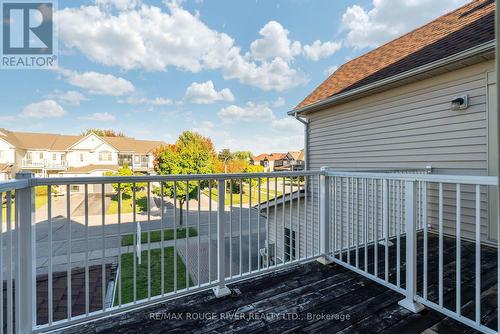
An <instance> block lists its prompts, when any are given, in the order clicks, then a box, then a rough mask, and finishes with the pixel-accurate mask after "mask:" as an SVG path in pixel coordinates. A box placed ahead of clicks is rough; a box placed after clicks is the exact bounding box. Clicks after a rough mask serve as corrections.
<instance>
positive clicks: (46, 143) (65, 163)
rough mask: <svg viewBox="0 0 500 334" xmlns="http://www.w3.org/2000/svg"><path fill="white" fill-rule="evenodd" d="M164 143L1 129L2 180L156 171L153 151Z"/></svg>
mask: <svg viewBox="0 0 500 334" xmlns="http://www.w3.org/2000/svg"><path fill="white" fill-rule="evenodd" d="M161 145H165V143H164V142H161V141H151V140H137V139H134V138H129V137H100V136H98V135H96V134H94V133H91V134H89V135H86V136H71V135H59V134H47V133H31V132H17V131H8V130H5V129H0V180H2V179H3V180H6V179H10V178H13V177H14V176H15V174H16V173H17V172H19V171H31V172H33V173H35V175H37V176H40V177H55V176H90V175H94V176H100V175H103V174H104V173H106V172H109V171H112V172H113V171H117V170H118V168H119V167H121V166H124V165H127V166H129V167H130V168H131V169H132V170H133V171H135V172H141V173H151V172H152V171H153V159H154V157H153V150H154V149H155V148H157V147H159V146H161Z"/></svg>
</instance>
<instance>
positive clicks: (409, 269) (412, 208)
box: [399, 181, 424, 313]
mask: <svg viewBox="0 0 500 334" xmlns="http://www.w3.org/2000/svg"><path fill="white" fill-rule="evenodd" d="M417 201H418V198H417V182H416V181H406V182H405V212H406V298H405V299H403V300H400V301H399V305H400V306H402V307H404V308H406V309H408V310H410V311H412V312H414V313H418V312H420V311H422V310H423V309H424V306H423V305H422V304H420V303H418V302H416V301H415V296H416V295H417V261H416V259H417V215H418V211H417Z"/></svg>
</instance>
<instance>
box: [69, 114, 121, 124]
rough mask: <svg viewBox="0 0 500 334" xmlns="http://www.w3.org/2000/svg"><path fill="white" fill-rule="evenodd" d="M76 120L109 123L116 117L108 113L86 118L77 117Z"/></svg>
mask: <svg viewBox="0 0 500 334" xmlns="http://www.w3.org/2000/svg"><path fill="white" fill-rule="evenodd" d="M78 119H81V120H83V121H97V122H109V121H115V120H116V117H115V116H113V115H111V114H110V113H108V112H95V113H93V114H91V115H88V116H80V117H78Z"/></svg>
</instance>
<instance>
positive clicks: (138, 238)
mask: <svg viewBox="0 0 500 334" xmlns="http://www.w3.org/2000/svg"><path fill="white" fill-rule="evenodd" d="M135 189H136V184H135V183H132V220H133V222H134V226H135V227H136V229H137V220H136V208H135ZM137 232H138V231H137V230H136V231H135V233H134V234H133V235H134V238H133V239H134V245H133V249H134V261H133V274H134V279H133V287H132V289H133V293H134V299H133V301H134V304H135V303H136V302H137V256H139V264H140V263H141V262H140V261H141V260H140V259H141V257H142V254H141V252H139V249H137V248H138V247H137V244H138V243H142V235H141V234H140V235H138V233H137ZM141 232H142V231H141Z"/></svg>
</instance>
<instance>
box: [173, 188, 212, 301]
mask: <svg viewBox="0 0 500 334" xmlns="http://www.w3.org/2000/svg"><path fill="white" fill-rule="evenodd" d="M209 190H210V192H209V196H210V193H211V191H212V190H211V189H209ZM208 203H209V205H210V203H211V198H210V200H209V201H208ZM173 216H174V221H173V224H172V225H173V228H174V259H173V261H174V293H175V292H177V181H174V210H173ZM208 217H209V218H208V219H209V220H208V221H209V225H210V215H209V216H208ZM208 251H209V254H210V244H209V247H208ZM208 268H210V256H209V261H208ZM208 272H209V276H208V277H210V269H209V270H208ZM209 280H210V279H209Z"/></svg>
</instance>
